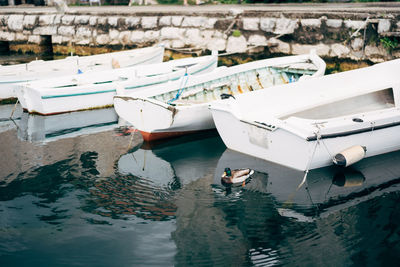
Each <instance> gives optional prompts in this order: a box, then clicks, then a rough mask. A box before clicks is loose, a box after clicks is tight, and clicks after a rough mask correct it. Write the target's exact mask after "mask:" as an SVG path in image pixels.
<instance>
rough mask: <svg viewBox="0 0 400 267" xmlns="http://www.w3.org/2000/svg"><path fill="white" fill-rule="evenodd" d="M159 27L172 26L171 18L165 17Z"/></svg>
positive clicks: (161, 19)
mask: <svg viewBox="0 0 400 267" xmlns="http://www.w3.org/2000/svg"><path fill="white" fill-rule="evenodd" d="M158 25H159V26H170V25H171V16H163V17H161V18H160V21H159V22H158Z"/></svg>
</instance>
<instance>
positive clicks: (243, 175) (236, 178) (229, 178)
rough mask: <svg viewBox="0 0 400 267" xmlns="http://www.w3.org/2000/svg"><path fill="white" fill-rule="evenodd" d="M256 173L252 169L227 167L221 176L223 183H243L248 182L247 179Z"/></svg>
mask: <svg viewBox="0 0 400 267" xmlns="http://www.w3.org/2000/svg"><path fill="white" fill-rule="evenodd" d="M253 173H254V171H253V170H251V169H236V170H231V169H230V168H225V170H224V173H223V174H222V176H221V183H222V184H223V185H242V186H244V185H245V184H246V180H248V179H250V176H251V175H252V174H253Z"/></svg>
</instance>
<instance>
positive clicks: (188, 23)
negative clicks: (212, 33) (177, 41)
mask: <svg viewBox="0 0 400 267" xmlns="http://www.w3.org/2000/svg"><path fill="white" fill-rule="evenodd" d="M206 23H207V18H206V17H184V18H183V21H182V27H195V28H200V27H202V26H203V25H205V24H206Z"/></svg>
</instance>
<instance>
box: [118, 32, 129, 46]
mask: <svg viewBox="0 0 400 267" xmlns="http://www.w3.org/2000/svg"><path fill="white" fill-rule="evenodd" d="M131 34H132V33H131V32H130V31H122V32H120V34H119V36H118V39H119V41H120V42H121V43H122V44H123V45H127V44H129V43H130V42H131Z"/></svg>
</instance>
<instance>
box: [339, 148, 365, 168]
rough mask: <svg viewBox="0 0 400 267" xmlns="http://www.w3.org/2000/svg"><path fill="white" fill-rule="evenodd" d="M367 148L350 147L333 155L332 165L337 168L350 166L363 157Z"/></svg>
mask: <svg viewBox="0 0 400 267" xmlns="http://www.w3.org/2000/svg"><path fill="white" fill-rule="evenodd" d="M366 151H367V148H366V147H365V146H360V145H356V146H352V147H349V148H347V149H345V150H343V151H342V152H340V153H338V154H336V155H335V157H334V158H333V163H335V164H336V165H339V166H344V167H347V166H350V165H351V164H354V163H356V162H358V161H360V160H362V159H363V158H364V157H365V152H366Z"/></svg>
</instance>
